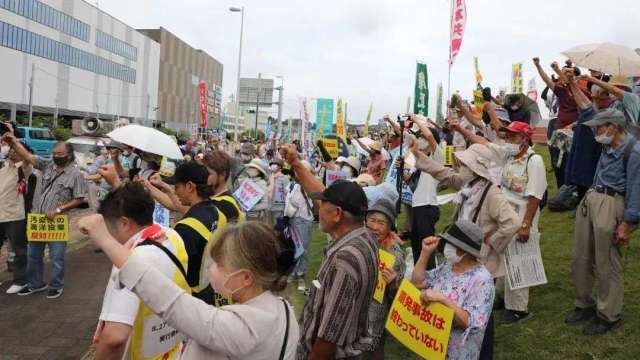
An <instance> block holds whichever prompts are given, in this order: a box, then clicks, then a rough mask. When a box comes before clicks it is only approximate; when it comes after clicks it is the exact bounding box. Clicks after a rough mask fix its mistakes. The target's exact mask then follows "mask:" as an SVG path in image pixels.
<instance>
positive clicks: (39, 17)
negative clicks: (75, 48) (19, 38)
mask: <svg viewBox="0 0 640 360" xmlns="http://www.w3.org/2000/svg"><path fill="white" fill-rule="evenodd" d="M0 8H3V9H7V10H9V11H12V12H14V13H16V14H18V15H20V16H24V17H26V18H27V19H30V20H33V21H36V22H38V23H40V24H42V25H45V26H48V27H50V28H53V29H56V30H58V31H61V32H63V33H65V34H67V35H71V36H73V37H75V38H78V39H80V40H83V41H86V42H89V32H90V27H89V24H86V23H84V22H82V21H80V20H78V19H76V18H74V17H71V16H69V15H67V14H65V13H63V12H61V11H59V10H56V9H54V8H52V7H51V6H49V5H47V4H45V3H43V2H41V1H38V0H0Z"/></svg>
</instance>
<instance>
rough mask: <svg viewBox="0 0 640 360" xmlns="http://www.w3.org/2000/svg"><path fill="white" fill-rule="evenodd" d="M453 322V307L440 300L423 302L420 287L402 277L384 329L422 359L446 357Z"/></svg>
mask: <svg viewBox="0 0 640 360" xmlns="http://www.w3.org/2000/svg"><path fill="white" fill-rule="evenodd" d="M452 323H453V310H452V309H450V308H448V307H446V306H444V305H442V304H440V303H430V304H428V305H427V306H425V305H423V304H422V302H421V301H420V290H418V288H416V287H415V286H414V285H413V284H411V282H409V281H408V280H407V279H403V280H402V283H401V284H400V288H399V289H398V293H397V294H396V297H395V299H394V300H393V303H392V304H391V309H390V311H389V317H388V318H387V323H386V326H385V328H386V329H387V331H389V333H390V334H391V335H393V337H395V338H396V339H397V340H398V341H399V342H400V343H402V344H403V345H404V346H406V347H407V348H409V349H410V350H411V351H413V352H415V353H416V354H418V355H420V356H422V357H423V358H425V359H434V360H435V359H442V360H444V359H445V358H446V356H447V346H448V344H449V334H450V333H451V325H452Z"/></svg>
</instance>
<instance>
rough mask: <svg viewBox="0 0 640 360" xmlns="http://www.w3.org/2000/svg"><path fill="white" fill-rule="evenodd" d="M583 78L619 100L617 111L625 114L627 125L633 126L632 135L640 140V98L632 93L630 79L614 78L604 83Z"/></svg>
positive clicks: (594, 79)
mask: <svg viewBox="0 0 640 360" xmlns="http://www.w3.org/2000/svg"><path fill="white" fill-rule="evenodd" d="M583 78H584V79H585V80H587V81H589V82H591V83H593V84H595V85H598V86H599V87H601V88H602V89H604V90H605V91H607V92H609V94H611V95H613V96H615V97H616V98H617V99H618V104H616V105H615V107H616V109H618V110H620V111H622V112H623V114H624V117H625V119H626V121H627V125H630V126H632V128H631V130H632V134H633V135H634V136H635V137H636V138H640V130H639V129H640V125H639V123H638V121H639V120H640V96H638V95H637V94H634V93H633V92H631V86H630V85H629V79H627V78H621V77H613V78H611V82H604V81H602V80H600V79H597V78H595V77H592V76H584V77H583Z"/></svg>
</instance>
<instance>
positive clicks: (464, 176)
mask: <svg viewBox="0 0 640 360" xmlns="http://www.w3.org/2000/svg"><path fill="white" fill-rule="evenodd" d="M458 176H460V180H462V182H463V183H464V184H465V185H467V184H469V183H470V182H472V181H473V180H475V178H476V177H477V175H476V173H474V172H473V171H471V169H469V168H468V167H467V166H464V165H461V166H460V168H458Z"/></svg>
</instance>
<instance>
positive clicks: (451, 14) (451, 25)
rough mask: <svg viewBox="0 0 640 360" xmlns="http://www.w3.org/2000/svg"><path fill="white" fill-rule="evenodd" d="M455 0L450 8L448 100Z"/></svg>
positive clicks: (448, 97)
mask: <svg viewBox="0 0 640 360" xmlns="http://www.w3.org/2000/svg"><path fill="white" fill-rule="evenodd" d="M454 1H455V0H451V7H450V9H449V74H448V80H447V101H449V99H450V98H451V40H452V38H451V37H452V35H453V34H452V31H451V29H452V28H453V2H454Z"/></svg>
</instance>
